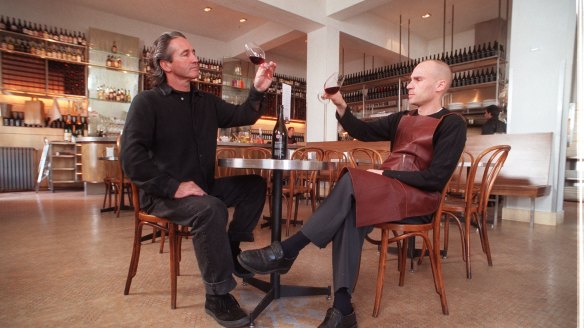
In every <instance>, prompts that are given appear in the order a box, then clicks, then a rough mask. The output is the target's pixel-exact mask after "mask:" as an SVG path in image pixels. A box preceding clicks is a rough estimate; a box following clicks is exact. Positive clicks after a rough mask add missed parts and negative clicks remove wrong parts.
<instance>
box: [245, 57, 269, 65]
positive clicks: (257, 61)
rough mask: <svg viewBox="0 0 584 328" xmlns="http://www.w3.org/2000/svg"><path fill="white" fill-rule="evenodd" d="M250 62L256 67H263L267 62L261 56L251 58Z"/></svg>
mask: <svg viewBox="0 0 584 328" xmlns="http://www.w3.org/2000/svg"><path fill="white" fill-rule="evenodd" d="M249 60H250V61H251V62H252V63H253V64H254V65H261V64H263V63H264V62H265V61H266V60H265V59H264V58H262V57H259V56H249Z"/></svg>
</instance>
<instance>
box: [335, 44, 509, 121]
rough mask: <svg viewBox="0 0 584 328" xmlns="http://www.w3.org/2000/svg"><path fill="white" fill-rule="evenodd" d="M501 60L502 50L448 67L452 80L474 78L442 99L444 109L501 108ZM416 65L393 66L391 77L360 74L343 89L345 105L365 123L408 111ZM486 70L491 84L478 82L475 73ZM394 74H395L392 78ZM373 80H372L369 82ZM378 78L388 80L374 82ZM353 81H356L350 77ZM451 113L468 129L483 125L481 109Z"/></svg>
mask: <svg viewBox="0 0 584 328" xmlns="http://www.w3.org/2000/svg"><path fill="white" fill-rule="evenodd" d="M435 57H436V56H435ZM503 57H504V55H503V53H502V50H498V51H494V55H492V56H488V57H484V58H480V59H475V60H468V61H465V62H459V63H456V64H451V65H450V68H451V69H452V72H453V74H454V77H459V76H467V75H471V74H473V75H475V74H476V76H477V78H476V79H475V80H473V81H466V80H465V81H464V82H469V83H468V84H465V85H462V86H452V87H451V88H450V90H449V92H448V93H447V94H446V95H445V96H444V99H443V105H444V106H445V107H448V105H449V104H451V103H454V102H461V103H468V102H477V101H482V100H485V99H495V100H496V101H497V102H498V103H499V104H500V102H499V93H500V91H501V89H502V86H503V84H504V81H505V77H504V75H505V74H504V72H505V70H504V64H505V63H504V60H503V59H502V58H503ZM418 61H421V59H419V60H414V61H409V62H407V63H403V64H402V66H400V68H399V69H397V65H396V69H393V70H392V71H391V73H388V70H385V69H383V70H381V69H380V70H377V71H374V72H368V73H366V72H362V73H360V74H362V75H363V76H364V78H362V79H363V80H365V81H363V82H361V81H358V82H355V83H352V84H348V85H344V86H343V88H342V90H343V94H344V96H345V99H347V103H348V104H349V105H350V106H351V108H352V109H353V110H354V111H355V112H358V113H361V117H362V118H363V119H365V120H367V119H371V118H376V117H382V116H387V115H390V114H392V113H395V112H398V111H402V110H406V109H408V99H407V89H406V86H407V83H408V82H409V78H410V74H411V70H413V68H414V67H415V65H414V63H415V62H416V63H417V62H418ZM393 66H394V65H392V67H393ZM489 70H493V72H494V75H495V76H494V77H493V78H492V79H491V80H490V81H488V82H484V81H485V79H483V78H481V79H479V78H478V75H479V74H478V72H483V73H484V72H488V71H489ZM395 72H398V73H397V74H395V75H391V74H392V73H395ZM471 72H474V73H471ZM389 75H391V76H389ZM372 76H373V77H375V78H371V77H372ZM377 76H387V77H383V78H376V77H377ZM352 80H353V81H355V80H357V79H356V78H354V77H353V78H352ZM472 82H476V83H472ZM479 82H480V83H479ZM461 83H462V82H461ZM453 85H454V83H453ZM454 111H456V112H459V113H460V114H462V115H463V116H465V118H466V119H467V122H468V124H469V125H470V126H473V125H474V126H480V125H482V124H483V123H484V119H483V110H482V107H480V108H462V109H460V110H454Z"/></svg>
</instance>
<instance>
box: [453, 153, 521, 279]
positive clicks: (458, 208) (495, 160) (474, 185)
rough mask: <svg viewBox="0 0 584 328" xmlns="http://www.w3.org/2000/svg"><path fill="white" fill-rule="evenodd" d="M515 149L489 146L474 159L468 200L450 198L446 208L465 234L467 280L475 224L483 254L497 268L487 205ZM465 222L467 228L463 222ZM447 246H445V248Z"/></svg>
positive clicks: (468, 184) (470, 271)
mask: <svg viewBox="0 0 584 328" xmlns="http://www.w3.org/2000/svg"><path fill="white" fill-rule="evenodd" d="M510 150H511V146H509V145H496V146H492V147H488V148H487V149H484V150H483V151H481V152H480V153H479V155H478V156H477V157H476V158H475V159H474V161H473V164H472V166H471V168H470V172H469V173H468V177H467V180H466V186H465V191H464V199H460V200H458V199H450V198H449V199H447V202H446V204H445V205H444V212H445V215H446V217H447V218H448V219H453V220H455V222H456V223H457V225H458V226H459V229H461V230H462V232H461V233H464V238H463V240H462V247H463V259H464V262H465V264H466V277H467V278H468V279H471V278H472V269H471V255H470V249H471V248H470V230H471V221H472V220H474V221H475V222H476V223H477V226H478V229H479V237H480V239H481V246H482V249H483V252H484V253H485V254H486V255H487V262H488V264H489V266H492V265H493V261H492V257H491V248H490V245H489V239H488V233H487V230H488V229H487V224H486V222H487V215H486V211H487V204H488V200H489V196H490V193H491V190H492V188H493V185H494V184H495V180H496V179H497V176H498V175H499V172H501V169H502V167H503V164H504V163H505V161H506V159H507V156H508V154H509V151H510ZM463 219H464V229H462V228H461V222H462V220H463ZM447 229H448V221H446V223H445V231H447ZM446 248H447V246H446V245H445V249H446Z"/></svg>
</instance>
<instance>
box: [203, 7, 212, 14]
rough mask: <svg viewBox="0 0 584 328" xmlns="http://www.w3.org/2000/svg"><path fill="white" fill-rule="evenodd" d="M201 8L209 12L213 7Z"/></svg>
mask: <svg viewBox="0 0 584 328" xmlns="http://www.w3.org/2000/svg"><path fill="white" fill-rule="evenodd" d="M203 10H204V11H205V12H207V13H208V12H210V11H211V10H213V8H211V7H205V9H203Z"/></svg>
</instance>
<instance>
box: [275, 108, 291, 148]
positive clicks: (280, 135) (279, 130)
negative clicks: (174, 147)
mask: <svg viewBox="0 0 584 328" xmlns="http://www.w3.org/2000/svg"><path fill="white" fill-rule="evenodd" d="M287 154H288V131H287V130H286V124H284V106H282V105H280V106H279V107H278V120H277V121H276V125H275V126H274V131H273V132H272V158H273V159H286V155H287Z"/></svg>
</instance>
